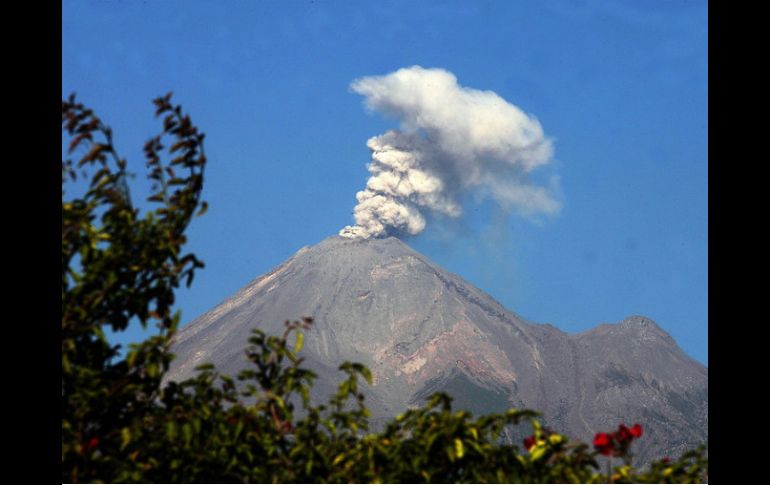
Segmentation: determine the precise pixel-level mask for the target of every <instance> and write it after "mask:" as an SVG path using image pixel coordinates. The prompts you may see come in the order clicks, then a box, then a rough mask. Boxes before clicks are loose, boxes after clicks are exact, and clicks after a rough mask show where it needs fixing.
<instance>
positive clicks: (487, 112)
mask: <svg viewBox="0 0 770 485" xmlns="http://www.w3.org/2000/svg"><path fill="white" fill-rule="evenodd" d="M351 89H352V90H353V91H354V92H355V93H358V94H361V95H363V96H364V97H365V104H366V106H367V108H368V109H369V110H371V111H373V112H378V113H381V114H383V115H385V116H389V117H394V118H396V119H397V120H398V121H399V122H400V128H399V129H398V130H390V131H388V132H387V133H384V134H382V135H378V136H374V137H372V138H370V139H369V140H368V141H367V146H368V147H369V149H370V150H371V151H372V159H371V162H370V163H369V165H368V170H369V172H370V173H371V176H370V177H369V179H368V180H367V182H366V188H365V189H364V190H362V191H360V192H358V193H357V194H356V200H357V201H358V203H357V205H356V206H355V208H354V210H353V214H354V219H355V225H352V226H346V227H345V228H343V229H342V230H341V231H340V233H339V234H340V235H341V236H345V237H349V238H370V237H384V236H388V235H398V234H407V235H414V234H419V233H420V232H422V231H423V230H424V229H425V226H426V217H425V215H426V214H441V215H444V216H448V217H460V216H461V215H462V214H463V209H462V206H461V203H462V200H463V196H464V195H467V194H475V195H477V196H480V197H489V198H491V199H492V200H494V201H495V202H497V203H498V204H499V205H500V206H501V207H503V208H504V209H506V210H508V211H516V212H518V213H520V214H523V215H532V214H536V213H554V212H556V211H558V210H559V208H560V204H559V202H558V201H557V200H556V199H555V198H554V196H553V193H552V192H553V189H554V188H555V185H556V181H555V180H556V179H555V178H554V179H553V181H552V182H551V183H550V184H549V186H542V185H538V184H536V183H534V182H533V181H532V180H531V179H530V174H531V173H532V172H533V171H534V170H535V169H537V168H539V167H542V166H544V165H547V164H548V163H549V162H550V161H551V158H552V155H553V146H552V143H551V141H550V140H549V139H548V138H547V137H546V136H545V135H544V133H543V129H542V127H541V126H540V123H539V122H538V121H537V119H535V118H534V117H532V116H530V115H527V114H526V113H524V112H523V111H522V110H521V109H519V108H517V107H516V106H514V105H512V104H510V103H508V102H507V101H506V100H504V99H503V98H501V97H500V96H498V95H497V94H496V93H494V92H492V91H480V90H477V89H472V88H467V87H463V86H460V85H459V84H458V83H457V78H456V77H455V76H454V75H453V74H452V73H451V72H449V71H447V70H445V69H425V68H422V67H420V66H412V67H409V68H403V69H399V70H398V71H395V72H393V73H390V74H387V75H384V76H367V77H362V78H359V79H356V80H355V81H353V82H352V83H351Z"/></svg>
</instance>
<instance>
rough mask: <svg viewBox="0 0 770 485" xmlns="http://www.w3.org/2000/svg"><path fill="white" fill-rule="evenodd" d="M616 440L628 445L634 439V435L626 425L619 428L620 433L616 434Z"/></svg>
mask: <svg viewBox="0 0 770 485" xmlns="http://www.w3.org/2000/svg"><path fill="white" fill-rule="evenodd" d="M615 439H617V440H618V441H619V442H621V443H626V442H627V441H631V440H632V439H634V433H633V432H632V431H631V430H630V429H628V428H627V427H626V425H625V424H621V425H620V426H618V431H617V433H615Z"/></svg>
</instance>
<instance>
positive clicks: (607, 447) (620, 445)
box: [594, 423, 643, 456]
mask: <svg viewBox="0 0 770 485" xmlns="http://www.w3.org/2000/svg"><path fill="white" fill-rule="evenodd" d="M642 433H643V430H642V425H640V424H638V423H637V424H635V425H633V426H631V427H630V428H628V427H627V426H626V425H625V424H621V425H620V426H618V430H617V431H615V432H614V433H596V436H595V437H594V448H596V451H598V452H599V453H601V454H602V455H605V456H624V455H625V454H626V453H627V452H628V448H629V447H630V446H631V442H632V441H633V440H634V438H639V437H641V436H642Z"/></svg>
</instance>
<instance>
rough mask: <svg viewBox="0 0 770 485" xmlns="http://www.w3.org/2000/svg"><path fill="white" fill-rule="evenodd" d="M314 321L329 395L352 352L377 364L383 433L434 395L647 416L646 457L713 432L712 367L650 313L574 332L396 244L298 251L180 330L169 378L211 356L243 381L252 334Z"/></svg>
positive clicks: (579, 419)
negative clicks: (525, 314)
mask: <svg viewBox="0 0 770 485" xmlns="http://www.w3.org/2000/svg"><path fill="white" fill-rule="evenodd" d="M302 316H311V317H313V319H314V324H313V326H312V327H311V329H310V330H309V331H308V332H307V334H306V338H305V342H306V343H305V347H304V349H303V350H302V352H301V356H302V357H304V358H305V364H304V366H305V367H307V368H310V369H312V370H313V371H315V372H316V373H317V374H318V375H319V378H318V381H317V384H316V386H315V388H314V393H315V396H316V397H317V398H320V399H325V398H326V397H327V396H329V395H330V394H331V393H332V392H333V390H334V389H335V388H336V384H337V383H338V382H339V381H340V378H341V375H340V373H339V372H338V371H337V367H338V365H339V364H341V363H342V362H344V361H346V360H349V361H355V362H361V363H363V364H365V365H366V366H368V367H369V368H370V369H371V370H372V374H373V384H372V386H368V387H366V391H365V393H366V403H367V405H368V406H369V407H370V408H371V410H372V423H373V425H374V426H375V427H376V426H377V425H378V423H380V424H381V423H383V422H384V421H386V420H387V419H389V418H391V417H393V416H395V415H396V414H398V413H399V412H402V411H403V410H405V409H407V408H409V407H414V406H418V405H420V404H422V403H423V402H424V399H425V398H426V397H427V396H429V395H430V394H431V393H433V392H436V391H444V392H447V393H448V394H450V395H452V396H453V397H454V402H453V405H454V407H455V408H460V409H466V410H468V411H471V412H473V413H474V414H475V415H478V414H482V413H488V412H499V411H502V410H505V409H507V408H509V407H518V408H524V407H525V408H530V409H535V410H537V411H540V412H542V413H543V421H544V423H545V424H546V425H547V426H549V427H550V428H552V429H554V430H556V431H559V432H561V433H563V434H566V435H567V436H570V437H573V438H578V439H581V440H584V441H588V442H590V440H591V439H592V438H593V435H594V433H596V432H598V431H610V430H613V429H615V428H617V426H618V424H620V423H621V422H624V423H626V424H632V423H636V422H638V423H641V424H642V425H643V426H644V429H645V436H644V437H643V438H642V439H640V440H639V442H638V443H636V444H635V445H634V448H635V450H634V451H635V455H636V460H637V463H640V462H641V463H646V462H649V461H650V460H651V459H655V458H662V457H664V456H678V455H679V454H680V453H681V452H682V451H684V450H686V449H689V448H692V447H694V446H696V445H698V444H701V443H704V442H706V441H707V439H708V370H707V369H706V367H704V366H703V365H701V364H700V363H698V362H696V361H695V360H693V359H691V358H690V357H688V356H687V355H686V354H685V353H684V352H683V351H682V350H681V349H680V348H679V346H678V345H677V344H676V342H675V341H674V340H673V339H672V338H671V336H669V335H668V334H667V333H666V332H665V331H664V330H663V329H662V328H660V327H659V326H658V325H657V324H656V323H655V322H653V321H652V320H651V319H649V318H646V317H643V316H630V317H628V318H626V319H625V320H623V321H621V322H619V323H616V324H602V325H598V326H597V327H594V328H592V329H590V330H588V331H585V332H581V333H577V334H568V333H565V332H563V331H561V330H559V329H558V328H556V327H554V326H552V325H549V324H537V323H533V322H527V321H525V320H524V319H522V318H521V317H520V316H518V315H516V314H515V313H514V312H512V311H510V310H507V309H506V308H504V307H503V306H502V305H500V304H499V303H498V302H496V301H495V300H494V299H493V298H492V297H490V296H489V295H487V294H486V293H484V292H483V291H481V290H479V289H478V288H476V287H474V286H473V285H471V284H470V283H468V282H467V281H465V280H463V279H462V278H460V277H459V276H457V275H454V274H452V273H449V272H447V271H445V270H444V269H442V268H440V267H438V266H437V265H435V264H434V263H432V262H431V261H430V260H429V259H428V258H426V257H425V256H424V255H422V254H420V253H418V252H416V251H414V250H413V249H411V248H410V247H409V246H407V245H406V244H404V243H403V242H402V241H400V240H399V239H396V238H392V237H391V238H384V239H349V238H344V237H340V236H332V237H329V238H327V239H325V240H324V241H322V242H320V243H319V244H316V245H314V246H309V247H305V248H302V249H300V250H299V251H298V252H297V253H296V254H295V255H294V256H292V257H291V258H290V259H288V260H287V261H285V262H284V263H283V264H281V265H279V266H278V267H276V268H275V269H273V270H272V271H270V272H269V273H267V274H265V275H263V276H260V277H258V278H256V279H255V280H253V281H252V282H250V283H249V284H248V285H246V286H245V287H244V288H242V289H241V290H240V291H238V292H237V293H236V294H235V295H233V296H232V297H230V298H228V299H227V300H225V301H223V302H222V303H220V304H219V305H217V306H216V307H215V308H213V309H212V310H211V311H209V312H207V313H205V314H203V315H202V316H200V317H199V318H197V319H196V320H194V321H193V322H191V323H190V324H188V325H186V326H185V327H183V328H182V329H181V330H180V331H179V332H178V333H177V335H176V336H175V337H174V341H173V345H172V352H173V353H174V354H175V355H176V359H175V360H174V361H173V362H172V364H171V368H170V369H169V372H168V374H167V376H166V379H168V380H183V379H185V378H188V377H192V376H193V375H194V372H195V367H196V366H197V365H200V364H203V363H205V362H210V363H213V364H214V365H215V366H216V367H217V370H218V371H220V372H222V373H224V374H229V375H235V374H237V373H238V372H239V371H240V370H242V369H243V368H245V367H246V366H247V365H248V363H247V361H246V358H245V354H244V349H245V347H246V345H247V341H248V338H249V336H250V335H251V330H252V329H254V328H260V329H262V330H264V331H265V332H267V333H269V334H275V335H279V334H282V333H283V330H284V327H283V322H284V321H286V320H287V319H298V318H300V317H302Z"/></svg>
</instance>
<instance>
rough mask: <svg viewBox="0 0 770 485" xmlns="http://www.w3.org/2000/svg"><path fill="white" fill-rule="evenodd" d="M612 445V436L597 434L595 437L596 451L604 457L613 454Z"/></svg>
mask: <svg viewBox="0 0 770 485" xmlns="http://www.w3.org/2000/svg"><path fill="white" fill-rule="evenodd" d="M612 445H613V443H612V436H610V435H609V434H607V433H596V436H595V437H594V448H596V451H598V452H599V453H601V454H602V455H607V456H609V455H611V454H612V448H613V446H612Z"/></svg>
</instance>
